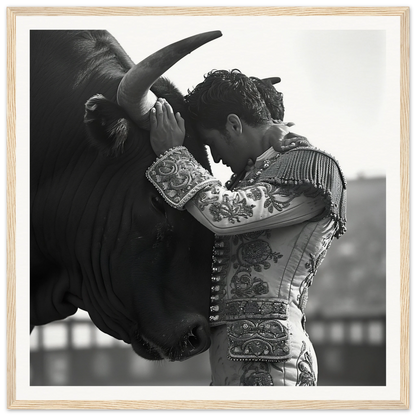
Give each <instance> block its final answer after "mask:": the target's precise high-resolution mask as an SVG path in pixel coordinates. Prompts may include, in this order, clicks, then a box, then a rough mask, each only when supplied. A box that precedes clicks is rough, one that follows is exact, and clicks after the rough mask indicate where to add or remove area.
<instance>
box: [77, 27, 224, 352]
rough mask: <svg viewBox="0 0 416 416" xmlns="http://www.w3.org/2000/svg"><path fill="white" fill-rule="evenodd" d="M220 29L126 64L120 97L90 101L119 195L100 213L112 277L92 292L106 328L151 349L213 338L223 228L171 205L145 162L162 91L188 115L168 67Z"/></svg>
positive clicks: (90, 125)
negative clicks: (218, 233) (214, 271)
mask: <svg viewBox="0 0 416 416" xmlns="http://www.w3.org/2000/svg"><path fill="white" fill-rule="evenodd" d="M219 36H221V33H220V32H218V31H217V32H209V33H204V34H201V35H197V36H193V37H191V38H188V39H184V40H182V41H180V42H177V43H174V44H172V45H170V46H168V47H166V48H164V49H162V50H160V51H158V52H156V53H155V54H153V55H151V56H149V57H148V58H146V59H145V60H144V61H142V62H140V63H139V64H137V65H135V66H133V67H132V68H131V69H130V70H129V71H128V72H127V73H126V75H125V76H124V77H123V79H122V80H121V82H120V84H119V86H118V90H117V103H115V102H112V101H111V100H107V99H106V98H105V97H103V96H94V97H92V98H91V99H90V100H89V101H88V102H87V103H86V113H85V122H86V126H87V130H88V133H89V137H90V140H91V141H92V142H93V143H95V145H98V147H99V149H100V150H102V151H104V152H101V153H106V155H107V156H106V157H103V156H101V157H102V160H103V161H102V163H103V165H105V166H106V167H105V170H104V171H107V172H110V171H111V172H113V173H112V175H114V176H109V177H108V178H107V181H109V183H108V185H106V186H108V188H110V187H112V186H113V184H115V186H116V189H114V192H113V193H112V194H111V198H112V201H109V202H107V201H106V202H105V203H106V204H108V208H104V206H103V207H102V211H103V212H102V214H100V212H98V214H97V215H98V220H97V222H98V223H99V225H100V227H102V230H101V231H99V230H97V233H98V234H97V244H98V240H99V244H100V247H99V253H98V255H99V256H101V257H100V260H99V261H98V260H96V261H97V264H96V270H98V269H100V270H99V272H100V273H101V274H102V279H103V283H89V286H91V288H87V289H85V291H86V292H88V293H87V295H86V296H84V297H83V302H84V303H86V304H85V305H84V306H85V309H87V310H88V312H89V313H90V316H91V318H92V319H93V321H94V322H95V324H96V325H97V326H98V327H99V328H100V329H101V330H103V331H104V332H107V333H109V334H111V335H113V336H115V337H117V338H121V339H124V340H125V341H126V342H130V343H132V345H133V348H134V350H135V351H136V352H137V353H138V354H139V355H141V356H143V357H144V358H148V359H163V358H168V359H171V360H182V359H185V358H188V357H190V356H193V355H195V354H198V353H200V352H202V351H204V350H206V349H207V348H208V347H209V345H210V340H209V327H208V321H207V318H208V312H209V311H208V308H209V296H210V285H211V280H210V271H211V250H212V244H213V236H212V234H211V233H210V232H209V231H208V230H206V229H205V228H204V227H203V226H201V225H200V224H199V223H197V222H196V221H195V220H194V219H193V218H192V217H191V216H190V215H189V214H188V213H187V212H186V211H185V212H180V211H176V210H174V209H173V208H171V207H169V206H168V205H167V204H166V203H165V202H164V201H163V200H162V199H161V198H160V197H159V195H158V194H157V192H156V191H155V190H154V189H153V187H152V186H151V185H150V184H149V183H148V182H147V180H146V179H145V175H144V172H145V170H146V168H147V167H148V166H150V164H151V163H152V161H153V160H154V159H155V157H156V156H155V155H154V153H153V152H152V149H151V147H150V142H149V133H148V130H149V128H150V125H149V121H148V120H149V111H150V109H151V108H152V107H153V106H154V104H155V102H156V100H157V97H158V96H162V97H164V98H166V99H167V100H168V101H169V102H170V103H171V105H172V107H173V108H174V110H175V111H180V112H181V114H182V116H183V117H184V118H185V120H186V118H187V115H186V109H185V107H184V100H183V97H182V95H181V94H180V93H179V92H178V91H177V90H176V88H174V87H173V85H172V84H171V83H170V82H169V81H167V80H166V79H164V78H160V77H161V75H162V74H163V73H164V72H165V71H166V70H167V69H168V68H169V67H171V66H172V65H174V64H175V63H176V62H177V61H178V60H179V59H181V58H182V57H184V56H185V55H186V54H188V53H190V52H191V51H192V50H194V49H196V48H198V47H199V46H201V45H203V44H204V43H206V42H208V41H210V40H212V39H215V38H217V37H219ZM189 129H190V126H187V138H186V140H185V145H186V146H187V147H188V148H189V149H190V151H191V152H192V153H193V154H194V156H195V157H196V158H197V159H198V160H199V161H200V162H201V163H202V164H203V165H204V166H205V167H208V162H207V159H206V152H205V149H204V146H203V145H202V143H198V140H197V138H196V137H195V136H194V135H193V133H192V132H191V131H190V130H189ZM117 187H119V189H117ZM93 255H95V254H93ZM104 262H107V264H103V263H104ZM93 267H94V266H93ZM103 271H104V272H105V273H103ZM94 272H95V271H94ZM102 294H104V295H102ZM94 297H95V299H94ZM87 299H89V300H88V301H87Z"/></svg>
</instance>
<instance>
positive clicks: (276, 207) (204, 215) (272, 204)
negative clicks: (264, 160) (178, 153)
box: [186, 183, 325, 235]
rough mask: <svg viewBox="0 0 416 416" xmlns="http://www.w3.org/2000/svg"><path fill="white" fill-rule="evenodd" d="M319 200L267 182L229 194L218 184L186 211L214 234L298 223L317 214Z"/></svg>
mask: <svg viewBox="0 0 416 416" xmlns="http://www.w3.org/2000/svg"><path fill="white" fill-rule="evenodd" d="M324 207H325V205H324V201H323V200H322V198H320V197H315V198H311V197H307V196H304V195H303V194H299V193H298V192H290V191H288V190H287V189H285V190H282V189H281V188H280V187H278V186H274V185H271V184H268V183H258V184H256V185H252V186H248V187H244V188H240V189H238V190H234V191H229V190H227V189H226V188H224V187H222V186H219V185H218V184H215V185H211V186H210V187H208V188H205V189H202V190H200V191H199V192H198V193H197V195H196V196H195V198H193V199H192V200H191V201H190V202H189V203H188V204H187V205H186V209H187V210H188V211H189V212H190V213H191V214H192V215H193V216H194V217H195V218H196V219H197V220H198V221H199V222H201V223H202V224H204V225H205V226H206V227H207V228H209V229H210V230H211V231H213V232H214V233H216V234H218V235H227V234H241V233H246V232H252V231H257V230H264V229H270V228H277V227H286V226H288V225H293V224H298V223H301V222H304V221H307V220H310V219H311V218H313V217H315V216H317V215H318V214H320V213H321V212H322V211H323V209H324Z"/></svg>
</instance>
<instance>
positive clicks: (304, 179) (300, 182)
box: [260, 147, 347, 237]
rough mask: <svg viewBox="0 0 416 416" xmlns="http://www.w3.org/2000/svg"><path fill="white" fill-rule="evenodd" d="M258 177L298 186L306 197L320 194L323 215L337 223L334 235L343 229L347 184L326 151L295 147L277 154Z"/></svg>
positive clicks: (336, 163)
mask: <svg viewBox="0 0 416 416" xmlns="http://www.w3.org/2000/svg"><path fill="white" fill-rule="evenodd" d="M260 180H261V181H262V182H268V183H273V184H275V185H280V186H284V187H293V186H295V187H298V188H301V189H302V192H303V193H304V194H305V195H306V196H319V195H320V196H322V197H323V198H324V199H325V201H326V203H327V210H326V211H325V215H331V216H332V217H333V218H334V219H335V220H336V221H337V222H338V225H339V226H338V231H337V234H336V236H337V237H339V236H340V235H341V234H343V233H344V232H345V231H346V227H345V224H346V189H347V183H346V180H345V177H344V175H343V173H342V170H341V168H340V165H339V163H338V162H337V160H336V159H335V158H334V157H333V156H331V155H330V154H328V153H326V152H324V151H322V150H319V149H316V148H313V147H298V148H296V149H293V150H290V151H288V152H286V153H283V154H281V155H280V157H279V158H278V159H277V160H276V162H275V163H272V164H271V165H270V167H269V168H268V169H266V170H264V171H263V173H262V175H261V177H260Z"/></svg>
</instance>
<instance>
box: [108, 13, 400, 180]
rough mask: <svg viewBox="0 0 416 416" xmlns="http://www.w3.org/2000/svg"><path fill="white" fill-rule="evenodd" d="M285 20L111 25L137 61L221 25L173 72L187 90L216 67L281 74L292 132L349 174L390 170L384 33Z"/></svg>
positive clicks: (217, 170) (222, 172)
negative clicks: (216, 34) (217, 33)
mask: <svg viewBox="0 0 416 416" xmlns="http://www.w3.org/2000/svg"><path fill="white" fill-rule="evenodd" d="M281 19H282V18H279V17H252V16H251V17H235V16H222V17H218V16H217V17H215V18H213V17H200V16H199V17H195V16H193V17H189V16H188V17H183V16H181V17H169V18H168V19H167V18H163V17H135V18H131V19H129V20H126V21H125V24H123V25H121V26H120V25H116V26H114V27H108V29H109V30H110V32H111V33H112V34H113V35H114V36H115V37H116V39H117V40H118V41H119V42H120V43H121V45H122V46H123V47H124V48H125V50H126V51H127V53H128V54H129V55H130V57H131V58H132V59H133V61H134V62H139V61H140V60H141V59H143V58H145V57H146V56H147V55H149V54H151V53H153V52H155V51H156V50H158V49H160V48H162V47H164V46H166V45H167V44H169V43H171V42H174V41H177V40H180V39H183V38H185V37H188V36H191V35H194V34H197V33H201V32H205V31H210V30H221V32H222V33H223V36H222V37H221V38H218V39H216V40H214V41H212V42H210V43H209V44H206V45H204V46H202V47H201V48H200V49H199V50H196V51H194V52H193V53H191V54H190V55H188V56H186V57H185V58H183V59H182V61H180V62H179V63H177V64H176V65H175V66H174V67H173V68H171V69H170V70H169V71H168V72H167V73H166V76H167V77H168V78H169V79H170V80H171V81H172V82H174V84H175V85H176V86H177V87H178V88H179V89H180V90H181V91H182V92H183V93H186V92H187V90H188V89H189V88H193V87H194V86H195V85H197V84H198V83H199V82H201V81H202V80H203V75H204V74H205V73H207V72H208V71H210V70H211V69H233V68H238V69H240V70H241V71H242V72H243V73H245V74H246V75H253V76H257V77H260V78H263V77H271V76H279V77H280V78H281V79H282V81H281V83H279V84H277V85H275V87H276V89H277V90H279V91H281V92H283V94H284V103H285V108H286V114H285V121H291V122H294V123H295V126H294V127H292V129H291V131H293V132H296V133H299V134H301V135H303V136H305V137H307V138H308V139H309V141H310V142H311V143H312V144H313V145H315V146H317V147H318V148H320V149H322V150H325V151H327V152H328V153H330V154H331V155H333V156H334V157H335V158H336V159H337V160H338V161H339V162H340V164H341V167H342V169H343V172H344V174H345V175H346V177H347V179H354V178H357V177H358V176H366V177H369V176H370V177H371V176H385V175H386V166H385V159H386V157H387V156H388V143H389V141H392V140H393V139H392V138H391V137H392V136H391V134H390V135H387V132H386V126H385V120H386V119H388V118H389V117H390V114H389V109H390V108H391V105H390V103H389V102H390V98H389V92H388V89H387V88H386V85H387V76H386V33H385V31H384V30H379V29H377V28H376V29H374V30H373V29H371V30H369V29H368V27H367V28H364V29H360V28H359V27H358V29H355V28H354V27H352V28H351V26H350V27H349V29H348V30H345V29H341V30H338V29H334V30H327V29H326V30H323V29H322V27H318V28H316V27H314V28H313V29H303V27H308V25H303V24H300V23H301V22H299V21H297V22H295V24H293V21H292V22H290V21H287V20H286V21H284V20H281ZM298 19H299V18H298ZM340 27H342V25H340ZM353 29H354V30H353ZM149 30H150V32H151V35H150V36H149ZM143 39H146V42H143ZM397 140H398V137H397ZM397 143H398V142H397ZM391 145H392V146H393V145H394V143H393V142H391ZM214 174H215V175H216V176H218V177H220V179H225V180H226V179H227V178H228V176H229V174H230V171H229V170H228V169H227V168H226V167H225V166H214Z"/></svg>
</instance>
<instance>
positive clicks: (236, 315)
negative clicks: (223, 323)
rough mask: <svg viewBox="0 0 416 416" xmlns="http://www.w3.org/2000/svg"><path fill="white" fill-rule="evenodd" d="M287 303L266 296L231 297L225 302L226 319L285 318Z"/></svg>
mask: <svg viewBox="0 0 416 416" xmlns="http://www.w3.org/2000/svg"><path fill="white" fill-rule="evenodd" d="M287 310H288V303H287V301H284V300H277V299H273V298H267V299H264V300H258V299H231V300H227V301H226V304H225V315H226V319H227V321H235V320H239V319H271V318H277V319H287Z"/></svg>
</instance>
